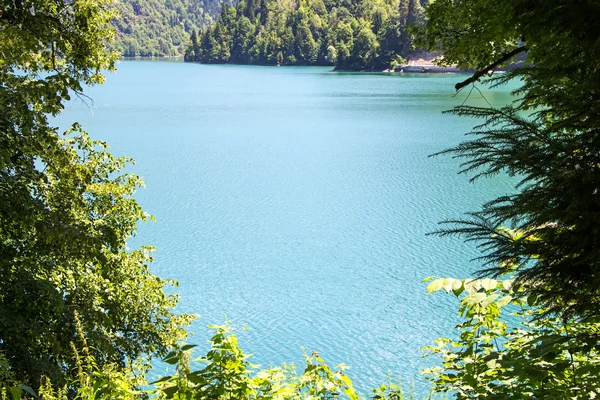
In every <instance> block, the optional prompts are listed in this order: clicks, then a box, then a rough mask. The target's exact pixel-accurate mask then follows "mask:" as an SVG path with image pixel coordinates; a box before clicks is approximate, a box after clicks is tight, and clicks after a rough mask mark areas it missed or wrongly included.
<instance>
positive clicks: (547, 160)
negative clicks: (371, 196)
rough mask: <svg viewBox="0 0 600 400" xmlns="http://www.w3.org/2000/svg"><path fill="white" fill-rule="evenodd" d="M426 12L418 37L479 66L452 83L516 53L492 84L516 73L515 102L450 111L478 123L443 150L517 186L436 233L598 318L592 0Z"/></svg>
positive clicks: (466, 5) (598, 157) (437, 5)
mask: <svg viewBox="0 0 600 400" xmlns="http://www.w3.org/2000/svg"><path fill="white" fill-rule="evenodd" d="M427 15H428V23H427V25H426V28H425V29H424V31H423V32H422V33H423V34H424V35H425V36H424V39H423V43H424V44H427V45H428V46H429V49H431V50H433V49H439V48H440V47H441V48H443V49H444V51H445V52H444V62H446V63H450V64H458V65H459V66H460V67H463V68H476V69H477V71H476V72H475V74H474V75H473V76H472V77H470V78H468V79H466V80H465V81H463V82H461V83H458V84H457V85H456V88H457V89H461V88H463V87H466V86H467V85H469V84H472V83H475V82H477V81H478V80H479V79H480V78H482V77H485V76H486V75H487V74H488V73H490V72H491V71H493V70H494V69H495V68H496V67H499V66H502V65H504V64H505V63H506V62H508V61H510V60H512V59H514V57H516V56H520V57H523V58H524V66H523V67H522V68H520V69H517V70H514V71H512V72H510V73H506V74H504V75H501V76H499V77H498V78H496V79H493V80H492V81H491V82H492V83H493V84H503V83H506V82H507V81H508V80H510V79H519V80H521V82H522V87H520V88H519V89H518V90H517V91H516V93H515V94H516V95H517V98H518V99H519V100H518V101H516V102H514V103H513V104H511V105H509V106H506V107H503V108H500V109H497V108H493V107H467V106H462V107H458V108H456V109H455V110H454V111H453V113H455V114H458V115H461V116H467V117H471V118H477V119H479V120H480V121H481V124H480V125H479V126H477V127H475V128H474V129H473V130H472V132H470V134H471V138H470V140H467V141H465V142H464V143H461V144H459V145H458V146H456V147H454V148H452V149H450V150H447V151H446V153H449V154H452V155H453V156H455V157H457V158H460V159H461V160H462V161H463V172H469V173H472V174H473V179H477V178H479V177H482V176H490V175H496V174H498V173H507V174H509V175H512V176H515V177H516V178H517V179H519V180H520V183H519V185H518V187H517V192H516V193H515V194H512V195H506V196H502V197H499V198H497V199H495V200H493V201H490V202H489V203H487V204H485V205H484V206H483V207H482V208H481V209H480V210H479V211H477V212H475V213H472V214H469V215H468V216H467V217H466V218H463V219H460V220H457V221H448V222H449V223H450V224H451V226H450V227H449V228H448V229H447V230H445V231H443V233H444V234H459V235H463V237H465V238H466V239H467V240H471V241H475V242H477V243H479V244H480V247H481V249H482V250H483V252H484V254H483V257H482V259H483V261H484V262H485V271H483V272H484V273H488V274H492V275H495V276H498V275H501V274H506V273H508V274H512V273H514V276H515V278H516V279H517V280H518V281H519V282H521V283H523V284H524V285H523V287H524V288H525V289H526V290H527V291H529V292H530V293H532V294H536V295H537V296H538V297H539V299H540V301H542V302H543V303H544V305H545V306H546V307H547V309H548V311H552V312H557V313H561V312H566V311H568V312H570V313H572V314H573V315H577V316H579V317H580V318H582V319H585V318H587V317H594V318H595V317H597V316H600V230H599V229H598V227H599V226H600V212H599V210H600V196H599V193H600V167H599V165H600V162H599V161H600V69H599V68H598V67H597V66H598V64H599V63H600V51H599V50H598V49H600V46H599V39H598V35H597V34H596V33H595V32H598V31H600V19H598V18H597V16H598V15H600V2H598V1H585V2H582V1H576V0H569V1H560V2H549V3H542V2H538V1H532V0H519V1H514V0H499V1H496V0H494V1H491V0H477V1H469V2H464V1H458V0H439V1H436V2H434V3H432V4H431V6H430V7H429V8H428V9H427ZM482 20H484V21H485V23H482ZM503 227H508V228H514V229H517V230H518V235H516V236H515V235H512V234H511V233H510V232H511V231H508V230H504V229H503Z"/></svg>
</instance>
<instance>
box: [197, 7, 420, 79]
mask: <svg viewBox="0 0 600 400" xmlns="http://www.w3.org/2000/svg"><path fill="white" fill-rule="evenodd" d="M428 2H429V1H428V0H242V1H240V2H239V3H238V4H237V6H235V7H231V6H228V5H224V6H223V10H222V13H221V15H220V16H219V18H218V20H217V22H216V24H214V25H212V26H210V27H208V28H207V29H205V30H203V31H201V32H199V33H198V34H197V33H196V32H193V33H192V43H191V45H190V46H189V47H188V49H187V51H186V56H185V58H186V61H195V62H202V63H217V64H221V63H235V64H259V65H335V66H336V68H338V69H343V70H378V69H387V68H394V66H395V65H396V64H397V63H399V62H401V61H402V58H406V57H407V56H410V55H411V54H412V52H414V50H412V41H411V38H410V35H409V33H408V27H409V26H411V25H420V24H422V23H423V22H424V10H425V8H426V7H427V4H428Z"/></svg>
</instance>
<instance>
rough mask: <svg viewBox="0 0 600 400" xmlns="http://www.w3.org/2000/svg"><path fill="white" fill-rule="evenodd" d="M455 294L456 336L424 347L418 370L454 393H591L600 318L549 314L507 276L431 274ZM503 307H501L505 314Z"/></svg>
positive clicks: (597, 368)
mask: <svg viewBox="0 0 600 400" xmlns="http://www.w3.org/2000/svg"><path fill="white" fill-rule="evenodd" d="M427 290H428V292H430V293H433V292H437V291H441V290H443V291H445V292H446V293H452V294H453V295H454V296H456V297H457V298H460V299H461V300H460V309H459V314H460V316H461V317H462V318H463V322H462V323H461V324H459V325H458V326H457V329H458V334H459V336H458V338H440V339H437V340H436V343H435V345H432V346H429V347H426V348H425V350H426V352H427V355H428V356H437V357H439V358H440V359H441V366H436V367H433V368H430V369H428V370H426V371H425V373H426V375H427V376H428V379H430V380H431V381H432V382H433V384H434V386H435V389H436V390H437V391H440V392H450V393H455V396H456V398H457V399H531V398H536V399H567V398H569V399H591V398H595V397H596V396H597V394H598V393H599V391H600V381H599V380H598V376H600V342H599V341H598V339H599V338H600V336H599V334H600V321H599V320H597V319H589V320H586V321H580V320H576V319H574V318H573V317H569V316H567V315H566V314H562V315H561V314H554V315H549V314H548V313H547V310H546V309H545V308H544V307H543V306H542V305H540V304H538V303H537V299H536V298H535V297H534V296H530V295H526V293H525V292H524V291H523V288H522V287H520V286H518V285H515V284H514V281H512V280H494V279H465V280H461V279H452V278H444V279H435V280H433V281H432V282H431V283H429V285H428V287H427ZM507 314H508V315H507Z"/></svg>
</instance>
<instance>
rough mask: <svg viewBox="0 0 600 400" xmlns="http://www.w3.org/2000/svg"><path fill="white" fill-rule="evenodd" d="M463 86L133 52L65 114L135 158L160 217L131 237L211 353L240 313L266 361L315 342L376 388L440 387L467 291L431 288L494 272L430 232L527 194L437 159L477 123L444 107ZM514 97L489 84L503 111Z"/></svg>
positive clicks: (449, 80)
mask: <svg viewBox="0 0 600 400" xmlns="http://www.w3.org/2000/svg"><path fill="white" fill-rule="evenodd" d="M462 79H465V76H463V75H423V74H415V75H390V74H366V73H333V72H330V71H329V69H328V68H316V67H302V68H300V67H298V68H295V67H284V68H276V67H246V66H206V65H198V64H184V63H181V62H149V61H124V62H120V63H119V64H118V71H117V72H116V73H115V74H109V75H108V76H107V82H106V84H105V85H103V86H99V87H94V88H91V89H90V90H88V91H87V94H88V95H89V96H90V97H91V98H92V99H93V104H91V103H89V104H87V105H85V104H83V103H81V102H80V101H74V102H73V103H72V104H70V105H68V107H67V110H66V111H65V113H64V114H62V115H61V116H60V117H59V118H58V123H59V125H60V126H61V127H66V126H68V124H70V123H71V122H73V121H79V122H81V123H82V124H83V126H84V127H85V128H86V129H87V130H88V132H89V133H90V134H91V135H92V137H93V138H95V139H102V140H105V141H107V142H108V143H109V144H110V145H111V147H112V150H113V153H115V154H117V155H127V156H131V157H133V158H134V159H135V160H136V165H135V166H134V167H133V168H132V169H131V170H132V171H133V172H135V173H137V174H140V175H142V176H143V177H144V180H145V182H146V186H147V188H146V189H143V190H140V192H139V193H138V195H137V198H138V199H139V201H140V202H141V204H142V205H143V207H144V209H145V210H146V211H147V212H149V213H151V214H153V215H154V216H155V217H156V219H157V222H155V223H148V224H142V225H141V226H140V230H139V233H138V235H137V237H135V238H134V239H132V240H131V242H130V244H131V247H134V246H139V245H142V244H151V245H153V246H155V247H157V251H156V253H155V263H154V264H153V265H152V270H153V271H154V272H155V273H156V274H158V275H160V276H161V277H168V278H173V279H176V280H178V281H179V282H180V286H179V287H178V288H176V289H175V291H176V292H177V293H179V294H180V296H181V302H180V305H179V307H178V310H179V311H180V312H190V313H197V314H200V315H201V318H200V319H199V320H197V321H196V323H194V325H193V326H192V328H191V329H190V331H191V332H192V333H193V336H192V337H191V338H190V339H189V342H191V343H198V344H200V345H201V346H200V347H202V346H204V347H202V348H203V349H205V348H206V346H205V345H206V339H207V338H208V337H209V335H210V332H209V330H208V329H207V328H206V326H207V325H209V324H220V323H222V322H223V321H224V320H225V319H228V320H230V321H231V322H232V324H233V325H234V326H235V327H236V328H238V329H237V332H238V334H239V340H240V342H241V344H242V347H243V348H244V349H245V350H246V351H247V352H249V353H253V354H254V355H255V356H254V359H253V360H254V361H255V362H257V363H260V364H262V365H269V364H281V363H283V362H294V363H296V364H297V365H302V360H303V356H302V347H304V348H305V349H306V350H307V351H308V352H310V351H312V350H318V351H319V352H320V354H321V356H323V357H324V358H325V359H326V360H327V361H328V362H329V363H330V364H337V363H341V362H343V363H345V364H346V365H348V366H349V367H350V369H349V370H348V374H349V375H350V376H351V377H352V378H353V379H354V381H355V383H356V385H357V386H358V387H359V388H360V389H361V390H363V391H365V392H366V391H367V390H370V388H371V387H374V386H376V385H379V384H381V383H385V382H386V381H387V379H388V376H391V377H392V378H393V379H400V380H401V381H402V382H403V384H404V385H405V386H410V385H412V382H413V381H414V385H415V387H416V391H417V392H419V393H424V392H426V391H427V387H428V385H427V383H424V382H423V379H422V378H421V377H420V375H419V370H420V369H422V368H424V367H426V366H427V365H430V364H431V363H432V362H433V360H429V359H422V358H421V350H420V348H421V347H422V346H425V345H428V344H430V343H432V341H433V339H434V338H436V337H439V336H447V335H450V334H452V331H451V330H452V327H453V326H454V325H455V324H456V323H457V319H456V310H457V301H456V300H455V299H453V298H452V297H451V296H450V295H442V294H437V295H432V296H430V295H427V293H426V290H425V287H426V285H425V284H423V283H421V280H422V279H423V278H425V277H427V276H429V275H436V276H452V277H459V278H460V277H468V276H469V275H470V274H471V273H472V272H473V271H474V270H476V269H477V266H478V265H477V264H476V263H474V262H470V261H469V260H471V259H472V258H473V257H475V256H477V255H478V253H477V251H476V249H475V248H474V246H473V245H472V244H464V243H463V242H462V241H461V240H460V239H458V238H438V237H433V236H426V233H428V232H431V231H433V230H435V229H436V228H437V227H438V225H437V223H438V221H440V220H442V219H444V218H452V217H459V216H460V215H461V214H462V213H463V212H466V211H472V210H476V209H477V208H478V205H480V204H481V203H482V202H484V201H486V200H490V199H492V198H494V197H495V196H498V195H501V194H506V193H508V192H510V191H512V185H511V181H510V180H509V179H507V178H506V177H497V178H494V179H489V180H482V181H479V182H477V183H475V184H471V183H469V182H468V178H467V177H466V176H460V175H457V174H456V173H457V171H458V169H459V161H457V160H453V159H452V158H450V157H435V158H430V157H428V155H430V154H432V153H434V152H437V151H440V150H443V149H445V148H447V147H449V146H452V145H454V144H457V143H458V142H459V141H461V140H462V138H463V134H464V133H466V132H467V131H468V130H469V127H470V126H471V125H473V121H469V120H465V119H458V118H456V117H453V116H448V115H442V111H443V110H447V109H449V108H451V107H452V106H454V105H458V104H461V103H462V102H463V101H465V97H466V92H465V93H464V94H460V95H458V96H454V89H453V87H454V84H455V83H456V82H458V81H460V80H462ZM510 89H511V88H501V89H495V90H494V91H484V92H483V94H484V95H485V99H486V100H487V101H489V102H491V103H493V104H503V103H506V102H508V101H510V95H509V92H510ZM469 102H470V103H471V104H477V103H479V104H482V102H483V100H482V99H481V94H480V93H478V92H473V93H472V94H471V96H470V98H469ZM243 327H247V328H249V330H247V331H243V329H242V328H243Z"/></svg>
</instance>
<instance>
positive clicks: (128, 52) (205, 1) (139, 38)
mask: <svg viewBox="0 0 600 400" xmlns="http://www.w3.org/2000/svg"><path fill="white" fill-rule="evenodd" d="M224 3H225V4H228V2H227V1H225V2H224ZM114 6H115V9H116V11H117V13H116V15H115V17H114V18H113V22H112V25H113V27H114V28H115V30H116V32H117V35H116V41H115V42H114V44H113V45H112V48H114V49H115V50H118V51H119V52H120V53H121V55H123V56H125V57H136V56H159V57H164V56H181V55H183V54H184V51H185V48H186V47H187V45H188V43H189V40H190V33H191V32H195V31H197V30H198V29H200V28H204V27H205V26H208V25H210V24H212V23H213V18H216V17H217V16H218V15H219V12H220V11H221V6H220V2H219V1H216V0H117V1H115V2H114Z"/></svg>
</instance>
